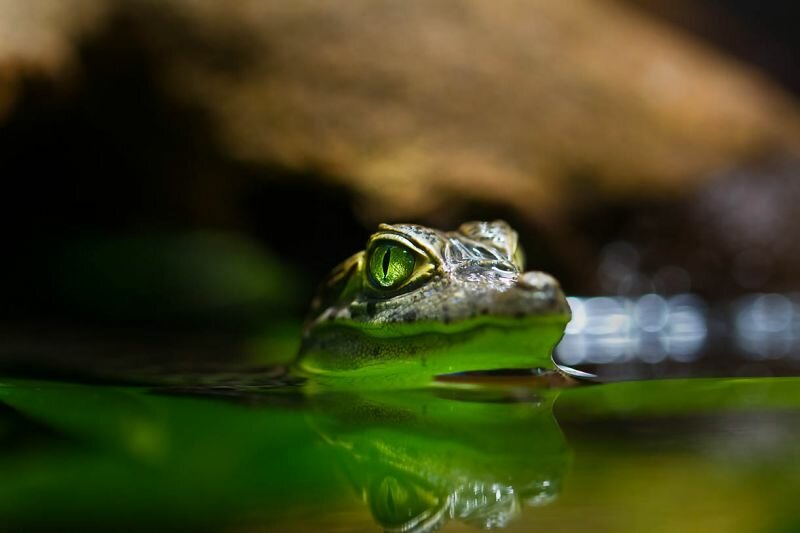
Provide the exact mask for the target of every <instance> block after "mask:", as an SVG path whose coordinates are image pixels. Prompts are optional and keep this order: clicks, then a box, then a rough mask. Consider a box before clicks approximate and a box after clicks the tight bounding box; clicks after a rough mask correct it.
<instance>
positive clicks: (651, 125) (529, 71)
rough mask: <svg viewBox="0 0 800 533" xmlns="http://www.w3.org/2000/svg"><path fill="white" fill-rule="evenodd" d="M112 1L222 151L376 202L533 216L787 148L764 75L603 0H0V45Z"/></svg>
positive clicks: (77, 32) (410, 212) (30, 38)
mask: <svg viewBox="0 0 800 533" xmlns="http://www.w3.org/2000/svg"><path fill="white" fill-rule="evenodd" d="M109 12H117V13H120V12H124V13H125V14H126V15H127V16H133V17H134V18H135V19H136V20H137V23H138V24H140V25H141V31H142V32H144V34H146V35H147V36H148V39H149V42H150V43H151V46H152V47H155V48H156V49H157V50H158V52H159V55H160V57H161V60H162V61H163V69H162V70H161V72H162V75H163V76H164V78H165V79H164V83H166V84H167V86H168V88H169V90H170V91H172V92H173V93H174V94H175V95H176V96H177V97H179V98H180V99H184V100H187V101H190V102H192V103H193V104H195V105H197V106H199V107H201V108H203V109H206V110H208V112H209V113H210V114H211V116H213V117H214V118H215V119H216V124H217V125H218V127H219V128H220V130H219V135H220V138H221V139H222V140H223V142H224V144H225V146H226V148H225V149H226V150H228V151H229V152H230V153H232V154H235V155H236V156H237V157H239V158H242V159H244V160H247V161H250V162H253V163H256V164H260V165H276V164H278V165H282V166H284V167H287V168H294V169H303V170H309V169H311V170H314V171H316V172H319V173H321V174H323V175H325V176H328V177H330V179H333V180H336V181H338V182H342V183H347V184H348V185H349V186H351V187H353V188H354V189H355V190H356V191H357V192H358V194H359V196H360V198H361V199H362V203H361V207H362V208H363V209H365V210H366V212H367V213H368V214H369V215H371V216H370V218H371V219H374V220H377V219H379V218H381V219H382V218H397V217H406V218H409V217H419V216H424V215H426V214H430V213H431V212H433V211H434V210H437V209H441V208H448V207H451V203H452V202H458V201H464V200H469V199H475V198H478V199H480V200H482V201H488V202H497V203H501V204H504V205H509V206H512V207H514V208H516V209H517V210H519V211H520V212H521V213H523V214H524V215H525V216H527V217H531V218H534V219H537V218H546V217H547V216H548V215H558V214H561V213H563V212H564V211H565V210H568V209H570V208H574V207H580V206H581V205H582V204H584V203H592V202H596V201H598V199H601V198H602V197H603V196H604V195H608V196H615V195H620V194H623V195H628V194H639V193H644V194H653V193H662V192H665V191H666V192H679V191H681V190H683V189H684V188H685V187H686V186H687V185H688V184H691V183H692V182H693V181H696V180H697V179H698V176H704V175H706V174H707V173H708V172H710V171H712V170H715V169H717V168H719V167H721V166H723V165H725V166H728V165H731V164H736V163H737V162H739V161H742V160H745V159H748V158H752V157H754V156H758V155H760V154H763V153H765V152H772V151H775V150H783V149H786V148H796V147H797V141H798V131H799V130H798V115H797V110H796V107H795V106H794V104H793V103H792V102H790V101H789V100H788V99H787V97H786V96H785V95H784V94H782V93H781V92H780V91H779V90H777V89H776V88H775V87H773V86H770V85H769V83H767V82H766V81H764V80H763V79H760V78H759V77H758V76H757V75H756V73H754V72H752V71H749V70H748V69H747V68H746V67H744V66H743V65H740V64H737V63H735V62H734V61H733V60H731V59H730V58H725V57H722V56H720V55H719V54H716V53H714V52H713V51H711V50H710V49H708V48H706V47H704V46H703V45H702V44H701V43H699V42H696V41H694V40H692V39H690V38H688V37H687V36H685V35H682V34H681V33H679V32H677V31H673V30H672V29H670V27H668V26H665V25H663V24H660V23H659V22H657V21H656V20H654V19H651V18H648V17H647V16H646V15H643V14H641V13H639V12H638V11H636V10H635V9H632V8H629V7H626V6H625V5H622V4H617V3H612V2H594V1H589V0H569V1H565V2H547V1H544V0H539V1H534V2H522V1H514V0H505V1H502V2H493V3H491V4H486V3H483V2H479V1H477V0H463V1H457V2H456V1H445V0H440V1H436V2H423V1H416V2H404V3H402V4H397V3H394V2H388V1H379V2H375V1H370V2H367V1H359V0H355V1H351V2H347V3H344V4H327V3H319V2H296V1H292V2H289V1H272V2H260V1H255V0H244V1H239V2H235V3H220V2H212V1H197V0H170V1H168V2H163V1H161V2H136V3H133V2H103V1H100V0H94V1H92V0H68V1H66V0H58V1H55V0H53V1H49V2H47V1H43V0H40V1H36V2H26V3H21V2H17V1H15V0H4V1H2V2H0V21H2V22H0V35H3V36H4V38H3V39H2V40H0V43H2V45H0V46H2V48H0V57H2V58H3V61H4V62H5V63H6V64H12V63H14V62H16V63H20V62H21V63H25V64H30V65H35V66H37V67H38V68H42V69H44V70H46V71H50V72H57V71H58V69H59V66H61V65H62V64H64V63H68V62H69V61H70V58H72V57H73V56H74V47H75V44H76V41H77V39H79V38H86V37H87V36H89V35H90V34H91V31H90V28H91V27H92V26H95V27H96V26H98V25H101V24H102V23H103V21H104V20H107V17H108V14H109ZM103 15H105V16H103ZM6 70H7V69H6ZM5 86H6V91H5V92H6V93H8V92H9V90H8V87H9V84H8V83H6V84H5ZM6 99H7V97H6Z"/></svg>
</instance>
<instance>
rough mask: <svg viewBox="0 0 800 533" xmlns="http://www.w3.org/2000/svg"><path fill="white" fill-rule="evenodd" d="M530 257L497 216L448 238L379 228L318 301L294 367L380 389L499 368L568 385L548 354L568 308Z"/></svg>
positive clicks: (423, 230)
mask: <svg viewBox="0 0 800 533" xmlns="http://www.w3.org/2000/svg"><path fill="white" fill-rule="evenodd" d="M524 261H525V260H524V254H523V252H522V249H521V247H520V246H519V245H518V242H517V233H516V232H515V231H514V230H513V229H511V227H510V226H509V225H508V224H507V223H505V222H503V221H500V220H497V221H494V222H467V223H465V224H462V225H461V226H460V227H459V228H458V230H457V231H451V232H445V231H439V230H435V229H431V228H427V227H424V226H419V225H414V224H381V225H380V226H379V228H378V231H377V232H376V233H374V234H373V235H372V236H371V237H370V238H369V240H368V241H367V246H366V249H365V250H363V251H360V252H358V253H356V254H355V255H353V256H351V257H349V258H348V259H346V260H345V261H344V262H343V263H341V264H340V265H339V266H337V267H336V268H335V269H334V270H333V271H332V272H331V274H330V276H329V277H328V279H327V280H326V281H325V282H324V284H323V286H322V287H321V289H320V291H319V293H318V295H317V297H316V298H315V299H314V301H313V302H312V305H311V311H310V315H309V318H308V320H307V323H306V327H305V331H304V335H303V342H302V346H301V350H300V354H299V356H298V359H297V362H296V364H295V371H296V372H297V373H299V374H301V375H305V376H307V377H310V378H313V381H315V382H319V381H323V382H328V383H337V382H338V383H346V384H347V385H348V386H352V385H353V384H354V383H360V384H361V385H363V386H374V387H384V386H387V385H393V386H396V385H404V386H415V385H423V384H426V383H429V382H430V381H431V380H432V379H434V378H436V377H437V376H438V377H439V378H440V379H441V376H443V375H452V374H455V373H460V374H461V373H465V372H467V373H473V372H475V371H487V370H497V369H521V368H525V369H534V373H535V374H538V375H542V376H549V377H555V378H559V379H560V378H564V375H563V374H561V373H560V372H559V367H558V366H557V365H556V364H555V363H554V362H553V361H552V359H551V354H552V351H553V348H554V347H555V345H556V344H557V343H558V341H559V340H560V339H561V336H562V335H563V332H564V327H565V326H566V324H567V322H568V321H569V318H570V311H569V306H568V305H567V301H566V299H565V298H564V294H563V292H562V291H561V288H560V287H559V284H558V282H557V281H556V280H555V279H554V278H553V277H552V276H550V275H548V274H545V273H543V272H537V271H528V272H526V271H525V269H524ZM461 375H463V374H461ZM470 375H472V374H470ZM343 378H345V379H343Z"/></svg>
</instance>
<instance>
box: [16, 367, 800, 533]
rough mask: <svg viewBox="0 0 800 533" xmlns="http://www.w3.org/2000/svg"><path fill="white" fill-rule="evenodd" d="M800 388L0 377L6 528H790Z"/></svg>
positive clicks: (790, 382)
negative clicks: (299, 384)
mask: <svg viewBox="0 0 800 533" xmlns="http://www.w3.org/2000/svg"><path fill="white" fill-rule="evenodd" d="M798 387H800V379H796V378H760V379H698V380H664V381H649V382H628V383H615V384H607V385H597V386H588V387H584V388H577V389H567V390H561V391H537V390H535V389H531V388H529V387H527V386H525V384H524V382H518V383H513V382H512V383H508V382H506V383H504V384H502V385H489V386H483V387H481V388H473V389H470V388H463V387H459V388H457V387H448V388H440V389H432V390H424V391H407V392H392V393H371V394H368V395H365V394H355V393H352V394H350V393H320V394H313V395H308V394H304V393H302V392H301V391H300V390H284V391H269V392H252V391H250V392H236V391H231V390H227V391H225V393H224V394H220V393H219V391H217V392H213V391H203V390H193V391H186V390H176V389H169V388H161V389H153V388H147V387H119V386H108V385H87V384H76V383H66V382H58V381H37V380H23V379H0V472H2V477H0V529H9V528H14V529H23V528H28V527H32V526H50V527H53V526H57V527H68V526H74V527H78V526H80V527H82V528H84V529H101V528H113V529H119V528H124V529H146V528H151V527H155V526H158V527H161V528H164V527H170V528H177V529H200V530H237V531H238V530H273V531H330V530H336V531H370V530H373V531H380V530H381V529H387V530H397V531H400V530H408V531H424V530H427V529H431V528H434V527H440V526H443V530H444V531H462V530H463V531H476V530H479V529H480V528H485V527H504V528H507V530H508V531H530V530H532V529H533V528H539V529H542V530H550V531H586V530H589V529H591V530H592V531H644V530H646V531H754V530H767V531H776V530H777V531H793V530H797V529H798V528H800V515H799V514H798V511H797V505H796V502H797V499H798V496H800V444H798V443H800V398H799V397H798V394H797V391H798Z"/></svg>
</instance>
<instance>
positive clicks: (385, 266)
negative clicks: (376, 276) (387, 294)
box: [383, 248, 392, 278]
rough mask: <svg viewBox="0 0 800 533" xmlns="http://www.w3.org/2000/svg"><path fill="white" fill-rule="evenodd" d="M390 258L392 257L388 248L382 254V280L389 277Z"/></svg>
mask: <svg viewBox="0 0 800 533" xmlns="http://www.w3.org/2000/svg"><path fill="white" fill-rule="evenodd" d="M391 256H392V249H391V248H388V249H387V250H386V251H385V252H384V253H383V277H384V278H385V277H386V276H388V275H389V261H390V260H391Z"/></svg>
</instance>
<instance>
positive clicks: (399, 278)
mask: <svg viewBox="0 0 800 533" xmlns="http://www.w3.org/2000/svg"><path fill="white" fill-rule="evenodd" d="M415 263H416V259H415V258H414V253H413V252H411V251H410V250H409V249H407V248H406V247H405V246H401V245H398V244H393V243H383V244H378V245H377V246H375V248H373V249H372V254H371V255H370V257H369V273H370V280H371V281H372V283H373V284H374V285H375V286H376V287H378V288H381V289H393V288H396V287H398V286H400V285H402V284H403V282H405V281H406V280H407V279H408V278H410V277H411V274H412V273H413V272H414V264H415Z"/></svg>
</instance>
